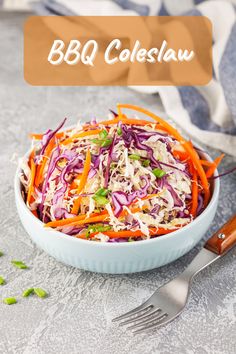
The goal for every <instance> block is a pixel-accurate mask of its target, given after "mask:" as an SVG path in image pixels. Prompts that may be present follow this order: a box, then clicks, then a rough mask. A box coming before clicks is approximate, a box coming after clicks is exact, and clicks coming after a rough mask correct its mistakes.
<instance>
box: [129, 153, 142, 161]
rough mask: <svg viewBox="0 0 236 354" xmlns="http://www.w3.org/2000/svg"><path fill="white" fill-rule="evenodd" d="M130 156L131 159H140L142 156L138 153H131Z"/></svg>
mask: <svg viewBox="0 0 236 354" xmlns="http://www.w3.org/2000/svg"><path fill="white" fill-rule="evenodd" d="M129 158H130V159H131V160H140V158H141V157H140V156H139V155H137V154H131V155H129Z"/></svg>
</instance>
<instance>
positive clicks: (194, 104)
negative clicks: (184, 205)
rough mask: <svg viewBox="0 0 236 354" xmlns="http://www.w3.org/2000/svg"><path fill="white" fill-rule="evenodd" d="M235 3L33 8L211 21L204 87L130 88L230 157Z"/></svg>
mask: <svg viewBox="0 0 236 354" xmlns="http://www.w3.org/2000/svg"><path fill="white" fill-rule="evenodd" d="M0 1H1V0H0ZM3 1H4V0H3ZM5 1H7V0H5ZM8 1H10V0H8ZM18 1H19V0H18ZM21 1H24V0H21ZM235 5H236V0H234V1H233V0H232V1H227V0H221V1H220V0H207V1H204V0H181V1H179V0H178V1H177V0H113V1H112V0H110V1H109V0H42V1H41V2H40V3H39V4H38V7H37V11H38V12H40V14H57V15H96V16H98V15H142V16H147V15H182V14H189V15H205V16H207V17H209V18H210V20H211V21H212V24H213V40H214V46H213V68H214V78H213V79H212V81H211V82H210V83H209V84H208V85H207V86H201V87H190V86H185V87H174V86H172V87H168V86H156V87H151V86H149V87H147V86H139V87H137V86H136V87H135V88H134V89H136V90H137V91H140V92H145V93H149V94H153V93H158V94H159V95H160V97H161V100H162V102H163V105H164V108H165V110H166V112H167V114H168V115H169V116H170V117H171V118H172V119H173V120H174V121H176V123H177V124H178V125H179V126H181V127H182V128H183V129H184V130H185V131H187V133H188V134H189V135H191V136H192V137H193V138H195V139H198V140H200V141H201V142H203V143H205V144H207V145H209V146H212V147H214V148H218V149H221V150H222V151H225V152H227V153H229V154H231V155H234V156H236V21H235V20H236V12H235V8H236V7H235Z"/></svg>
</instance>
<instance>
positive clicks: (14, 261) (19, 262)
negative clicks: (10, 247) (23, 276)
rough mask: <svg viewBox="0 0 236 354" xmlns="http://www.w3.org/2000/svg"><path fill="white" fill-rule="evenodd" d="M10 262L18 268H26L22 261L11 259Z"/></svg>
mask: <svg viewBox="0 0 236 354" xmlns="http://www.w3.org/2000/svg"><path fill="white" fill-rule="evenodd" d="M11 263H12V264H13V265H14V266H15V267H17V268H19V269H27V268H28V267H27V265H26V264H25V263H24V262H22V261H16V260H12V261H11Z"/></svg>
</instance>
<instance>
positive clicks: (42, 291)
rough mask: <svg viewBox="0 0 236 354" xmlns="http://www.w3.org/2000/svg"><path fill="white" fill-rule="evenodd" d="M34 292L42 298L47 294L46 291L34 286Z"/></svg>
mask: <svg viewBox="0 0 236 354" xmlns="http://www.w3.org/2000/svg"><path fill="white" fill-rule="evenodd" d="M34 293H35V294H36V295H37V296H38V297H41V298H44V297H46V296H47V295H48V294H47V292H46V291H45V290H43V289H41V288H34Z"/></svg>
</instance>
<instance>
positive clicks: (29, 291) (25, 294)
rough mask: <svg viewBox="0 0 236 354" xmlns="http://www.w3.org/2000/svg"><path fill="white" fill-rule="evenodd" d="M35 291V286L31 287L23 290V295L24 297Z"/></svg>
mask: <svg viewBox="0 0 236 354" xmlns="http://www.w3.org/2000/svg"><path fill="white" fill-rule="evenodd" d="M33 292H34V288H29V289H26V290H24V291H23V293H22V296H23V297H28V296H29V295H31V294H32V293H33Z"/></svg>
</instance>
